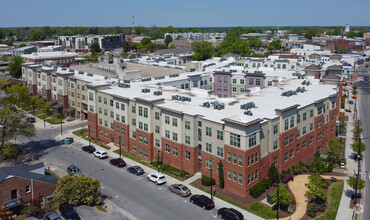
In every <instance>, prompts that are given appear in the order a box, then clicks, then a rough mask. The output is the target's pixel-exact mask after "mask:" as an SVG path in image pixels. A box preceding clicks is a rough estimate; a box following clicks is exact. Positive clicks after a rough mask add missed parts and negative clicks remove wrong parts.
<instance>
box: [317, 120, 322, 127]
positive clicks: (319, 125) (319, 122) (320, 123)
mask: <svg viewBox="0 0 370 220" xmlns="http://www.w3.org/2000/svg"><path fill="white" fill-rule="evenodd" d="M321 126H322V120H320V121H318V122H317V128H321Z"/></svg>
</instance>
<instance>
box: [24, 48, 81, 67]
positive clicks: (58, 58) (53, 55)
mask: <svg viewBox="0 0 370 220" xmlns="http://www.w3.org/2000/svg"><path fill="white" fill-rule="evenodd" d="M76 56H77V54H76V53H69V52H59V51H58V52H44V53H32V54H25V55H21V57H22V58H23V59H24V60H25V62H32V63H35V64H42V63H43V62H44V61H54V62H56V63H57V64H67V63H68V64H74V63H75V58H76Z"/></svg>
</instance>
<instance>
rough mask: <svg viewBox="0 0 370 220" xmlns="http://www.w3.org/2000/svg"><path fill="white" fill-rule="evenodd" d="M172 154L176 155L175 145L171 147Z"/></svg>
mask: <svg viewBox="0 0 370 220" xmlns="http://www.w3.org/2000/svg"><path fill="white" fill-rule="evenodd" d="M172 154H173V155H175V156H177V147H172Z"/></svg>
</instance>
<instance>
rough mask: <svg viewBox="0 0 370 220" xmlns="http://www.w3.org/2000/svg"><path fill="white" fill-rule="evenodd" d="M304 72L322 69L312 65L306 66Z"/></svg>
mask: <svg viewBox="0 0 370 220" xmlns="http://www.w3.org/2000/svg"><path fill="white" fill-rule="evenodd" d="M303 71H321V67H319V66H318V65H316V64H311V65H308V66H306V67H305V68H304V69H303Z"/></svg>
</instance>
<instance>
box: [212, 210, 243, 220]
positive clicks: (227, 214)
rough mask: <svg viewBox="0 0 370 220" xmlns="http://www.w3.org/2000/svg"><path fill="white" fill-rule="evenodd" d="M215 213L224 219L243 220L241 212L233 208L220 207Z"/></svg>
mask: <svg viewBox="0 0 370 220" xmlns="http://www.w3.org/2000/svg"><path fill="white" fill-rule="evenodd" d="M217 214H218V217H220V218H222V219H226V220H244V216H243V214H242V213H240V212H239V211H237V210H235V209H228V208H220V209H219V210H218V211H217Z"/></svg>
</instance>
